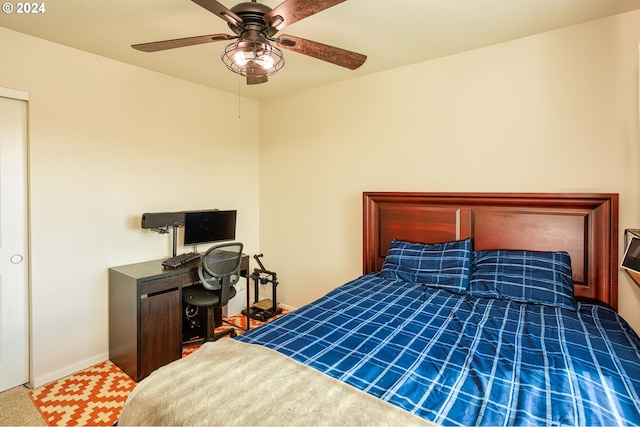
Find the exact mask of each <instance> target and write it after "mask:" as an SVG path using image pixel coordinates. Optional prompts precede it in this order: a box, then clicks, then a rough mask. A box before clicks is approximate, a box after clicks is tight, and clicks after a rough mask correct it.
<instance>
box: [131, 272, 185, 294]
mask: <svg viewBox="0 0 640 427" xmlns="http://www.w3.org/2000/svg"><path fill="white" fill-rule="evenodd" d="M179 286H180V278H179V277H178V276H171V277H165V278H162V279H156V280H149V281H147V282H142V283H141V284H140V295H148V294H156V293H158V292H166V291H169V290H172V289H177V288H178V287H179Z"/></svg>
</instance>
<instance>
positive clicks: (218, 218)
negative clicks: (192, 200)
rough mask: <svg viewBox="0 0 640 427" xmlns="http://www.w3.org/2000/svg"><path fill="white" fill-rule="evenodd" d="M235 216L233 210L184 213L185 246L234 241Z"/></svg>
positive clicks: (235, 212)
mask: <svg viewBox="0 0 640 427" xmlns="http://www.w3.org/2000/svg"><path fill="white" fill-rule="evenodd" d="M236 214H237V211H235V210H226V211H191V212H190V211H187V212H185V213H184V244H185V246H186V245H198V244H201V243H212V242H219V241H222V240H234V239H235V238H236Z"/></svg>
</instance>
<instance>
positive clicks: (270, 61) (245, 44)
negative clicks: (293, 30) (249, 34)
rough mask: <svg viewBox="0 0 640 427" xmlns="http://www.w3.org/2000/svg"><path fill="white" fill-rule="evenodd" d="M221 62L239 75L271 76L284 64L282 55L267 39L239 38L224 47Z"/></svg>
mask: <svg viewBox="0 0 640 427" xmlns="http://www.w3.org/2000/svg"><path fill="white" fill-rule="evenodd" d="M222 62H224V64H225V65H226V66H227V68H228V69H229V70H231V71H233V72H234V73H237V74H240V75H241V76H245V77H253V76H256V75H260V76H271V75H273V74H275V73H277V72H278V71H279V70H280V69H281V68H282V67H283V66H284V56H283V55H282V51H281V50H280V49H278V48H277V47H276V46H273V45H271V44H270V43H268V42H267V41H254V40H247V39H239V40H237V41H236V42H234V43H230V44H228V45H227V47H225V49H224V52H222Z"/></svg>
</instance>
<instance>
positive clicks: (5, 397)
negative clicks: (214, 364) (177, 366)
mask: <svg viewBox="0 0 640 427" xmlns="http://www.w3.org/2000/svg"><path fill="white" fill-rule="evenodd" d="M286 312H287V311H286V310H283V313H282V314H286ZM277 317H279V316H277ZM228 320H229V321H230V322H232V323H234V324H235V325H238V326H240V327H243V328H246V317H245V316H242V315H238V316H233V317H231V318H229V319H228ZM270 320H273V319H270ZM262 324H264V322H259V321H255V320H251V328H255V327H258V326H260V325H262ZM236 332H237V333H238V334H241V333H242V332H243V331H242V330H241V329H239V328H236ZM197 348H198V346H197V345H190V346H185V347H183V351H182V356H183V357H185V356H187V355H189V354H190V353H192V352H193V351H195V350H196V349H197ZM135 385H136V383H135V382H134V381H133V380H132V379H131V378H129V376H127V375H126V374H125V373H124V372H122V371H121V370H120V369H119V368H118V367H117V366H116V365H114V364H113V363H111V361H109V360H107V361H105V362H102V363H99V364H98V365H95V366H93V367H91V368H88V369H85V370H83V371H81V372H78V373H75V374H73V375H70V376H68V377H65V378H62V379H60V380H58V381H55V382H53V383H50V384H47V385H44V386H42V387H38V388H36V389H34V390H31V391H29V390H28V389H27V388H25V387H23V386H20V387H16V388H15V389H11V390H8V391H6V392H4V393H0V425H42V426H44V425H50V426H83V425H94V426H111V425H114V423H115V422H116V421H117V420H118V418H119V416H120V411H121V410H122V406H123V405H124V402H125V401H126V399H127V397H128V396H129V393H130V392H131V390H133V388H134V387H135ZM5 408H6V409H5Z"/></svg>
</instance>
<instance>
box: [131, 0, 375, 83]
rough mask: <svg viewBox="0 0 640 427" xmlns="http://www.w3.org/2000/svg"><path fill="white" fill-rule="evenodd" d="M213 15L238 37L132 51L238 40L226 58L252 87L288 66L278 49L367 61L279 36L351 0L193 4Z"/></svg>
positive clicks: (345, 63) (346, 63)
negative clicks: (317, 14)
mask: <svg viewBox="0 0 640 427" xmlns="http://www.w3.org/2000/svg"><path fill="white" fill-rule="evenodd" d="M192 1H193V2H194V3H196V4H198V5H200V6H202V7H203V8H205V9H207V10H208V11H209V12H211V13H213V14H214V15H216V16H218V17H220V18H222V19H224V20H225V21H227V24H228V25H229V28H230V29H231V30H232V31H233V32H234V33H235V35H234V36H232V35H229V34H209V35H205V36H196V37H186V38H181V39H174V40H164V41H157V42H151V43H141V44H134V45H132V46H131V47H133V48H134V49H138V50H141V51H143V52H157V51H161V50H166V49H174V48H178V47H185V46H192V45H197V44H203V43H211V42H217V41H223V40H235V41H234V42H232V43H230V44H229V45H227V46H226V48H225V50H224V52H223V53H222V60H223V62H224V63H225V65H226V66H227V68H228V69H229V70H231V71H233V72H234V73H238V74H240V75H242V76H245V77H246V78H247V84H250V85H251V84H259V83H265V82H266V81H267V80H268V76H270V75H273V74H275V73H276V72H277V71H278V70H280V69H281V68H282V67H283V66H284V56H283V55H282V51H281V50H280V49H279V48H282V49H286V50H290V51H293V52H298V53H301V54H303V55H307V56H311V57H313V58H316V59H320V60H322V61H327V62H330V63H332V64H335V65H339V66H341V67H345V68H348V69H350V70H355V69H356V68H358V67H360V66H361V65H362V64H364V62H365V61H366V59H367V57H366V56H365V55H361V54H359V53H355V52H351V51H348V50H345V49H340V48H338V47H333V46H329V45H326V44H322V43H318V42H314V41H311V40H305V39H303V38H300V37H295V36H289V35H284V34H283V35H280V36H278V37H275V35H276V33H277V32H278V31H280V30H282V29H283V28H285V27H286V26H288V25H291V24H293V23H294V22H297V21H300V20H302V19H304V18H307V17H309V16H311V15H314V14H316V13H318V12H321V11H323V10H325V9H328V8H330V7H332V6H335V5H336V4H338V3H342V2H344V1H346V0H314V1H311V0H284V1H283V2H282V3H280V4H279V5H278V6H276V7H275V8H274V9H271V8H270V7H268V6H266V5H263V4H260V3H257V2H256V0H252V1H251V2H243V3H239V4H237V5H235V6H233V7H232V8H231V9H227V8H226V7H224V6H223V5H222V4H220V3H219V2H218V1H216V0H192Z"/></svg>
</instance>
